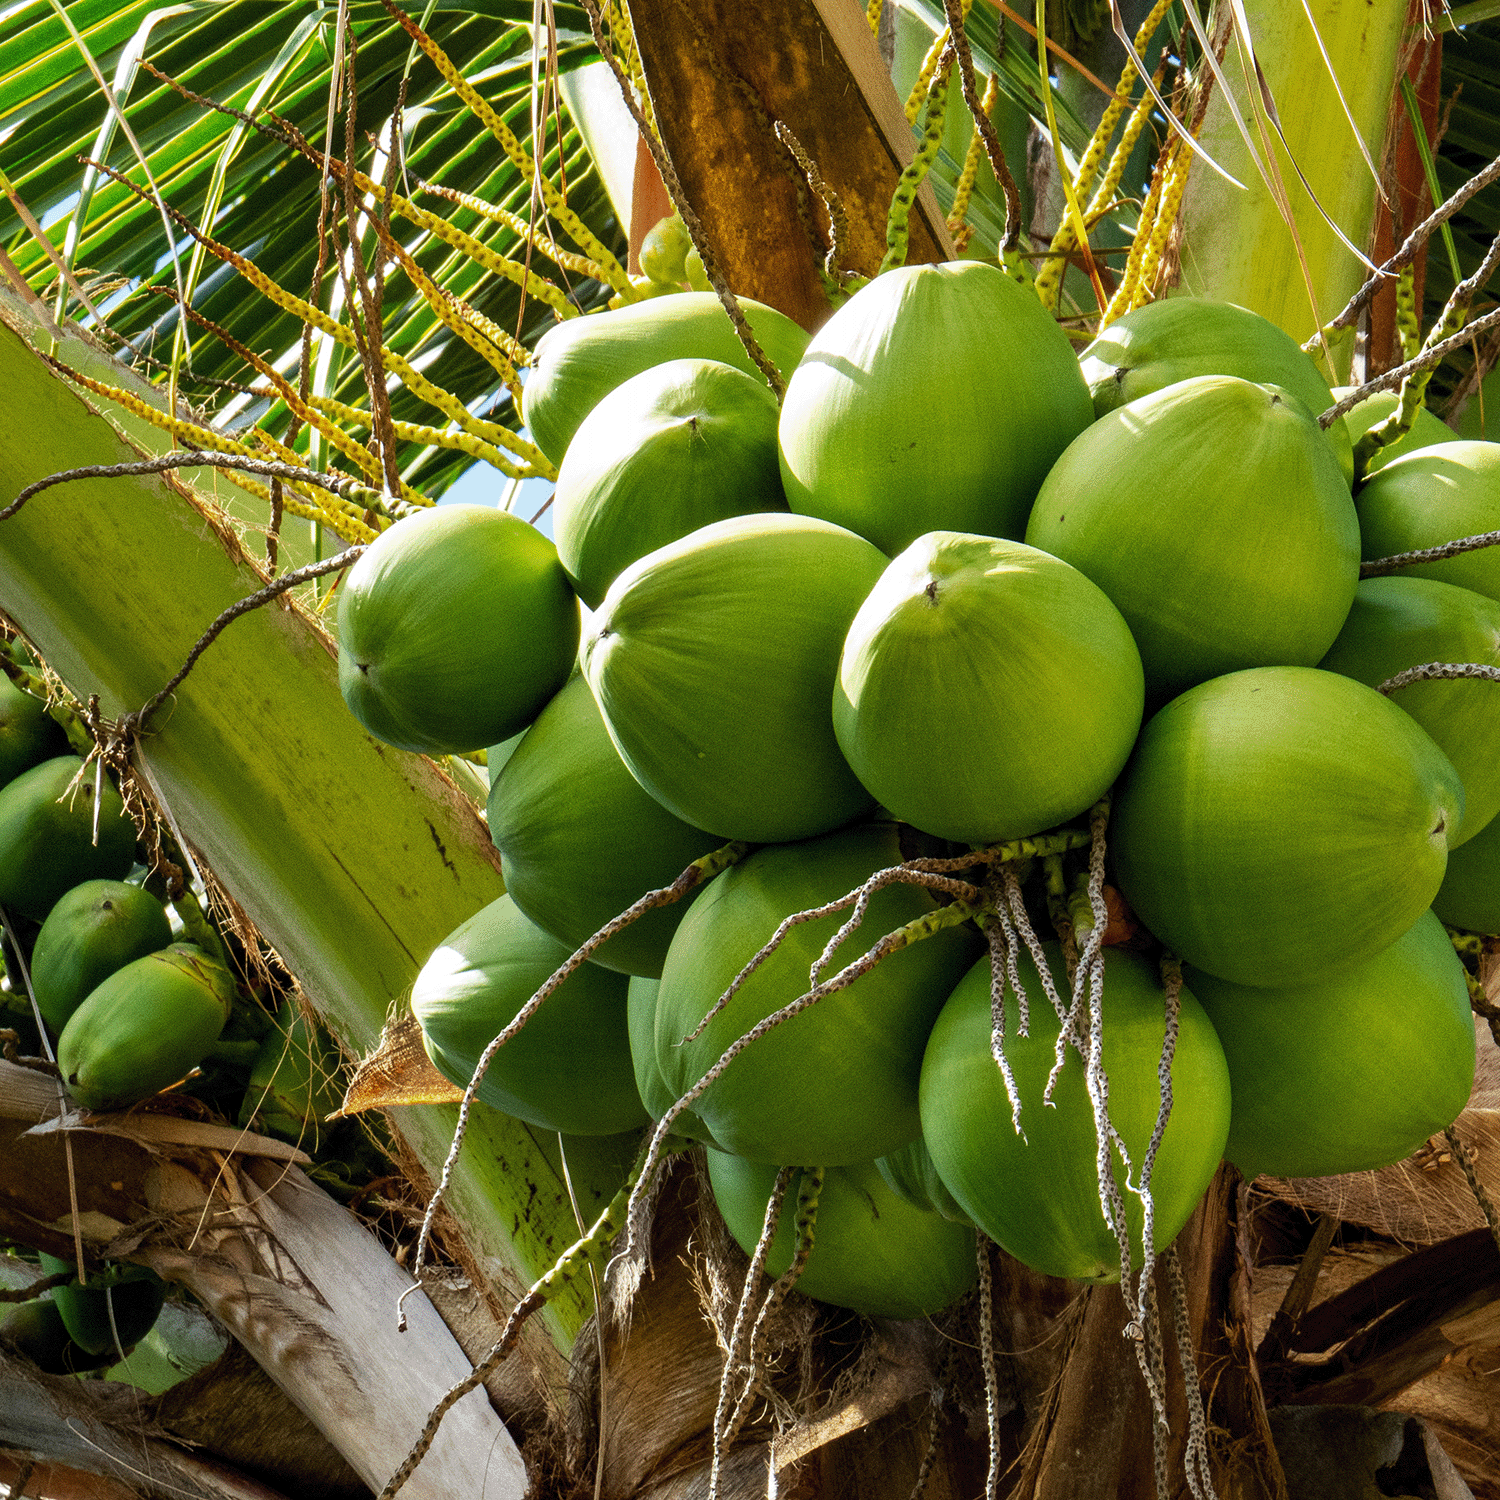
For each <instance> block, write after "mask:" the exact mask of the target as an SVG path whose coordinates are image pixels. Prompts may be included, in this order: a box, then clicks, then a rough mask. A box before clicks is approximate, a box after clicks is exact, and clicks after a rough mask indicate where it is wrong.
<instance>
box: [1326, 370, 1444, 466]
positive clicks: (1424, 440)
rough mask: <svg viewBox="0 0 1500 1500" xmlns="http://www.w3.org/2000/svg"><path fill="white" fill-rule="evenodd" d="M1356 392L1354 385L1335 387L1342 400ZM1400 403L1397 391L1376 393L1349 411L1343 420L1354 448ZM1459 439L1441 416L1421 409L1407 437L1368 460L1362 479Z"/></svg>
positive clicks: (1391, 444) (1379, 450) (1376, 452)
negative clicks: (1418, 452) (1396, 461)
mask: <svg viewBox="0 0 1500 1500" xmlns="http://www.w3.org/2000/svg"><path fill="white" fill-rule="evenodd" d="M1353 389H1354V387H1353V386H1352V385H1339V386H1335V387H1334V388H1333V394H1334V397H1335V399H1337V400H1339V401H1342V400H1343V399H1344V397H1345V396H1347V395H1348V394H1349V393H1350V391H1352V390H1353ZM1400 404H1401V397H1400V394H1399V393H1398V392H1396V391H1376V392H1375V394H1374V395H1373V396H1366V397H1365V399H1364V400H1363V401H1361V402H1360V403H1359V405H1358V406H1355V407H1351V408H1350V409H1349V410H1348V411H1346V412H1345V413H1344V418H1343V420H1344V425H1345V426H1346V427H1347V428H1348V430H1349V437H1350V439H1351V440H1352V442H1353V443H1354V445H1355V446H1356V447H1358V446H1359V440H1360V439H1361V438H1362V437H1364V435H1365V434H1366V433H1367V432H1369V431H1370V429H1371V428H1372V427H1378V426H1379V425H1380V424H1381V423H1382V422H1384V421H1385V419H1386V418H1387V417H1388V416H1390V415H1391V413H1392V412H1394V411H1395V410H1396V408H1397V407H1398V406H1399V405H1400ZM1458 440H1459V435H1458V433H1456V432H1455V431H1454V430H1453V429H1452V428H1451V427H1450V426H1449V425H1448V424H1447V423H1446V422H1445V421H1443V419H1442V418H1441V417H1439V416H1438V415H1436V413H1434V412H1431V411H1429V410H1428V409H1427V408H1426V407H1425V406H1419V407H1418V408H1417V414H1416V418H1415V420H1414V421H1413V422H1412V425H1411V431H1410V432H1408V433H1407V434H1406V436H1405V437H1401V438H1397V439H1396V441H1395V442H1394V443H1387V444H1386V445H1385V447H1383V448H1377V449H1376V450H1375V451H1374V452H1373V453H1372V454H1371V455H1370V456H1369V458H1368V459H1366V460H1365V464H1364V468H1363V469H1362V470H1361V472H1360V475H1359V478H1360V479H1368V478H1369V477H1370V475H1371V474H1374V473H1376V472H1378V471H1379V470H1381V469H1383V468H1385V466H1386V465H1387V464H1388V463H1390V462H1391V461H1392V460H1393V459H1397V458H1404V457H1405V456H1406V455H1407V454H1408V453H1414V452H1416V450H1417V449H1418V448H1430V447H1432V446H1433V445H1434V444H1435V443H1456V442H1458Z"/></svg>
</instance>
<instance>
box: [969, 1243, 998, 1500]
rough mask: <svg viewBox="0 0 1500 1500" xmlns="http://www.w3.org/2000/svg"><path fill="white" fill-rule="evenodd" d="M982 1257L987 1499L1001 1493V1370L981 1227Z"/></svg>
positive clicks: (979, 1249) (981, 1335)
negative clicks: (996, 1349)
mask: <svg viewBox="0 0 1500 1500" xmlns="http://www.w3.org/2000/svg"><path fill="white" fill-rule="evenodd" d="M974 1246H975V1254H976V1255H977V1256H978V1260H979V1363H980V1367H981V1368H982V1369H983V1370H984V1419H985V1431H986V1433H987V1434H988V1436H989V1466H988V1468H987V1469H986V1471H985V1480H984V1495H985V1500H997V1497H998V1496H999V1494H1000V1372H999V1371H998V1370H997V1369H996V1368H995V1277H994V1272H993V1270H992V1268H991V1264H990V1241H989V1239H988V1237H987V1236H986V1235H985V1234H984V1232H983V1231H982V1230H981V1231H979V1232H978V1233H976V1234H975V1236H974Z"/></svg>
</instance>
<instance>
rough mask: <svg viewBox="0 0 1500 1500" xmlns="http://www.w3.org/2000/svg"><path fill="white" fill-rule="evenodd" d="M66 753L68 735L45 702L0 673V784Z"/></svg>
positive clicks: (3, 784) (1, 785) (2, 784)
mask: <svg viewBox="0 0 1500 1500" xmlns="http://www.w3.org/2000/svg"><path fill="white" fill-rule="evenodd" d="M67 753H68V737H67V735H66V734H64V733H63V730H62V726H61V725H60V724H59V723H58V722H57V720H56V719H54V718H53V717H52V715H51V714H49V713H48V712H47V705H46V704H45V703H43V702H42V700H41V699H40V698H38V697H36V696H34V695H33V694H31V693H28V692H26V691H24V690H23V689H21V688H18V687H17V686H16V685H15V683H13V682H12V681H11V680H10V678H9V677H6V676H4V675H0V787H3V786H5V785H6V783H8V782H11V781H14V780H15V779H16V777H17V776H19V775H20V774H21V772H22V771H29V770H30V769H31V768H32V767H33V766H36V765H40V764H41V763H42V762H43V761H44V760H51V759H52V758H53V757H54V756H58V755H66V754H67Z"/></svg>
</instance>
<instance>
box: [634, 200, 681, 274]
mask: <svg viewBox="0 0 1500 1500" xmlns="http://www.w3.org/2000/svg"><path fill="white" fill-rule="evenodd" d="M692 248H693V239H692V236H691V235H690V234H689V233H688V228H687V225H686V224H684V223H683V222H682V220H681V219H680V218H679V217H678V216H677V215H676V214H669V215H668V216H667V217H666V218H664V219H661V220H659V221H658V222H657V223H656V224H654V225H653V226H652V227H651V229H650V231H649V232H648V233H647V235H646V238H645V241H644V243H643V244H642V245H641V270H643V271H644V272H645V273H646V275H648V276H649V277H650V278H651V279H652V281H665V282H670V283H673V284H675V283H677V282H679V281H686V280H687V253H688V251H689V250H691V249H692Z"/></svg>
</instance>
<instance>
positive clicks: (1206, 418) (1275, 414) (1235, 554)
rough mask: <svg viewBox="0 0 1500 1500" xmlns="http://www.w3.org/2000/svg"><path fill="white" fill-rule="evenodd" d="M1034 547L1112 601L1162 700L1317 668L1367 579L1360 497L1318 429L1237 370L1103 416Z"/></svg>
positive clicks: (1055, 483)
mask: <svg viewBox="0 0 1500 1500" xmlns="http://www.w3.org/2000/svg"><path fill="white" fill-rule="evenodd" d="M1216 455H1218V456H1217V457H1216ZM1026 540H1027V541H1028V542H1029V543H1030V544H1031V545H1032V546H1033V547H1040V548H1041V549H1042V550H1043V551H1044V552H1051V553H1052V554H1053V555H1054V556H1057V557H1060V558H1062V559H1063V560H1064V561H1066V562H1070V563H1072V564H1073V566H1074V567H1075V568H1077V569H1078V570H1079V571H1080V572H1081V573H1084V574H1086V575H1087V576H1088V577H1089V578H1091V579H1092V580H1093V581H1094V582H1095V583H1096V584H1098V585H1099V587H1100V588H1101V589H1103V590H1104V592H1105V593H1106V594H1108V595H1109V597H1110V599H1111V600H1112V601H1113V602H1114V604H1115V606H1116V607H1117V608H1118V609H1119V611H1120V613H1121V614H1122V615H1124V616H1125V620H1126V623H1127V624H1128V625H1129V626H1130V630H1131V634H1132V635H1134V637H1135V640H1136V644H1137V645H1138V646H1139V647H1140V652H1141V661H1142V663H1143V665H1144V667H1145V672H1146V693H1147V697H1148V699H1149V700H1151V701H1154V702H1161V701H1163V700H1164V699H1165V698H1168V697H1170V696H1172V695H1173V694H1175V693H1179V692H1182V691H1183V689H1185V688H1188V687H1191V686H1192V685H1193V684H1194V683H1195V682H1203V681H1205V680H1206V679H1208V678H1210V677H1217V676H1219V675H1221V674H1222V673H1225V672H1233V671H1237V670H1239V669H1240V668H1242V667H1260V666H1282V665H1287V666H1307V667H1310V666H1314V665H1316V664H1317V663H1318V662H1319V661H1321V660H1322V658H1323V655H1324V653H1325V652H1326V651H1327V650H1328V648H1329V647H1330V646H1331V645H1332V644H1333V642H1334V638H1335V637H1336V636H1337V635H1338V633H1339V630H1340V628H1341V627H1342V625H1343V623H1344V619H1345V617H1346V616H1347V615H1348V613H1349V606H1350V604H1351V603H1353V600H1354V589H1355V586H1356V584H1357V583H1358V581H1359V523H1358V520H1357V518H1356V516H1355V512H1354V502H1353V501H1352V500H1351V499H1350V496H1349V487H1348V485H1347V484H1346V483H1345V481H1344V478H1343V475H1342V474H1341V473H1340V471H1339V467H1338V464H1337V462H1336V461H1335V460H1334V457H1333V454H1332V452H1331V450H1330V449H1329V447H1328V444H1327V443H1326V442H1324V441H1323V438H1322V434H1321V433H1320V432H1319V430H1318V424H1317V422H1316V421H1314V419H1313V417H1312V414H1311V413H1310V412H1309V410H1308V409H1307V407H1306V406H1304V405H1303V404H1302V402H1301V401H1299V400H1298V399H1297V398H1296V397H1295V396H1294V395H1291V394H1289V393H1288V392H1286V391H1284V390H1282V389H1281V387H1279V386H1270V385H1252V384H1251V383H1250V382H1248V381H1245V380H1240V379H1237V378H1235V377H1232V376H1222V375H1204V376H1198V377H1196V378H1194V379H1192V380H1184V381H1181V382H1179V383H1178V384H1176V385H1172V386H1168V387H1167V388H1166V389H1164V390H1160V391H1157V392H1155V393H1153V394H1151V395H1148V396H1143V397H1141V398H1140V399H1139V400H1137V401H1133V402H1132V403H1131V404H1130V405H1129V406H1123V407H1120V408H1119V409H1118V410H1116V411H1112V412H1110V413H1109V414H1108V415H1107V416H1104V417H1101V418H1100V419H1099V421H1097V422H1095V423H1094V425H1093V426H1092V427H1090V428H1089V429H1088V431H1087V432H1085V433H1084V434H1083V435H1082V436H1081V437H1080V438H1078V440H1077V441H1076V442H1074V443H1073V444H1072V445H1071V446H1070V447H1069V449H1068V451H1067V452H1066V453H1064V454H1063V456H1062V458H1061V459H1059V461H1058V462H1057V464H1056V465H1055V467H1054V468H1053V469H1052V472H1051V473H1050V474H1048V475H1047V480H1046V483H1045V484H1044V485H1043V486H1042V491H1041V494H1039V495H1038V496H1037V502H1036V507H1035V509H1034V510H1033V511H1032V513H1031V522H1030V524H1029V525H1028V526H1027V528H1026Z"/></svg>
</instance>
